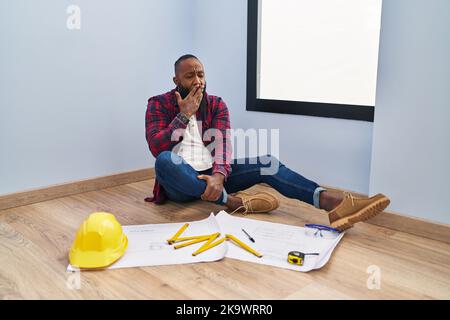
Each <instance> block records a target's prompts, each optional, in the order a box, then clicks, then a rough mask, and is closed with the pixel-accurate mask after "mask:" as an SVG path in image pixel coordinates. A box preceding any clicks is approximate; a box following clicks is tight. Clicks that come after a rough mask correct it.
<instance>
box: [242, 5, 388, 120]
mask: <svg viewBox="0 0 450 320" xmlns="http://www.w3.org/2000/svg"><path fill="white" fill-rule="evenodd" d="M381 2H382V0H314V1H312V0H283V1H277V0H249V1H248V37H247V39H248V40H247V42H248V43H247V110H250V111H265V112H276V113H289V114H302V115H310V116H319V117H332V118H343V119H354V120H364V121H373V112H374V106H375V94H376V82H377V66H378V47H379V37H380V26H381V4H382V3H381Z"/></svg>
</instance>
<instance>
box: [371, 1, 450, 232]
mask: <svg viewBox="0 0 450 320" xmlns="http://www.w3.org/2000/svg"><path fill="white" fill-rule="evenodd" d="M449 57H450V1H448V0H432V1H427V0H396V1H384V3H383V14H382V31H381V44H380V62H379V71H378V89H377V98H376V111H375V124H374V137H373V138H374V140H373V151H372V155H373V157H372V168H371V180H370V192H371V193H376V192H384V193H386V194H388V195H389V196H390V197H391V199H392V203H391V206H390V208H389V209H390V210H393V211H397V212H400V213H407V214H411V215H414V216H417V217H421V218H425V219H429V220H434V221H439V222H444V223H447V224H450V202H449V196H450V143H449V138H450V125H449V121H450V109H449V106H450V90H449V88H450V64H449Z"/></svg>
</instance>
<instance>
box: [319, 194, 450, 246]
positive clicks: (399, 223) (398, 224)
mask: <svg viewBox="0 0 450 320" xmlns="http://www.w3.org/2000/svg"><path fill="white" fill-rule="evenodd" d="M324 187H325V188H327V189H328V190H331V191H333V190H334V191H340V192H343V191H346V192H350V193H351V194H353V195H355V196H357V197H367V195H365V194H361V193H357V192H353V191H349V190H342V189H338V188H333V187H329V186H324ZM367 223H370V224H373V225H377V226H380V227H384V228H388V229H391V230H396V231H401V232H406V233H409V234H413V235H417V236H420V237H424V238H428V239H433V240H437V241H442V242H445V243H450V226H449V225H446V224H442V223H438V222H434V221H429V220H425V219H421V218H417V217H412V216H408V215H405V214H403V213H402V214H400V213H397V212H391V211H383V212H382V213H380V214H378V215H377V216H376V217H373V218H372V219H370V220H367Z"/></svg>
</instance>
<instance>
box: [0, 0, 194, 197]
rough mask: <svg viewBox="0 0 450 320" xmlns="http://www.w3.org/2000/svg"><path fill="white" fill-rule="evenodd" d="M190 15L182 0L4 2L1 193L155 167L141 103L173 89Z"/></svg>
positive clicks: (0, 16) (0, 6)
mask: <svg viewBox="0 0 450 320" xmlns="http://www.w3.org/2000/svg"><path fill="white" fill-rule="evenodd" d="M69 4H77V5H78V6H79V7H80V8H81V30H74V31H70V30H68V29H67V28H66V19H67V16H68V15H67V13H66V8H67V6H68V5H69ZM192 14H193V10H192V8H191V6H190V3H189V2H188V1H179V0H165V1H148V0H133V1H119V0H115V1H111V0H95V1H89V0H76V1H60V0H40V1H32V0H14V1H7V0H1V1H0V70H1V71H0V194H4V193H10V192H15V191H19V190H23V189H29V188H35V187H42V186H48V185H52V184H57V183H62V182H67V181H73V180H80V179H85V178H91V177H96V176H101V175H107V174H113V173H118V172H124V171H129V170H135V169H140V168H145V167H151V166H153V164H154V159H153V157H151V156H150V153H149V151H148V148H147V144H146V141H145V131H144V115H145V109H146V102H147V99H148V98H149V97H150V96H152V95H155V94H158V93H161V92H164V91H166V90H168V89H170V88H172V86H173V85H172V80H171V77H172V74H173V69H172V68H173V61H175V59H176V58H177V57H178V56H180V55H181V54H183V53H185V51H190V49H191V47H192V39H193V36H192V33H191V32H187V30H186V29H185V26H186V25H187V24H189V23H191V22H192Z"/></svg>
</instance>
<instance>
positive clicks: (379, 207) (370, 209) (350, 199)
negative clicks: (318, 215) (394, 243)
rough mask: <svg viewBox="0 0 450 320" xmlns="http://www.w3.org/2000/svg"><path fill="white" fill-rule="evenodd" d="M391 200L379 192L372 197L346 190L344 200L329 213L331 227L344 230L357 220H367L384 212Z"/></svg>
mask: <svg viewBox="0 0 450 320" xmlns="http://www.w3.org/2000/svg"><path fill="white" fill-rule="evenodd" d="M390 202H391V201H390V200H389V198H388V197H386V196H385V195H383V194H381V193H379V194H377V195H375V196H373V197H370V198H357V197H355V196H353V195H351V194H350V193H348V192H346V193H345V196H344V200H342V202H341V203H340V204H339V205H338V206H337V207H336V208H334V209H333V210H331V211H330V212H329V213H328V218H329V219H330V224H331V227H333V228H335V229H338V230H339V231H344V230H346V229H349V228H351V227H353V225H354V224H355V223H357V222H361V221H366V220H368V219H370V218H372V217H375V216H376V215H377V214H379V213H380V212H382V211H383V210H384V209H386V207H387V206H388V205H389V203H390Z"/></svg>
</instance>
